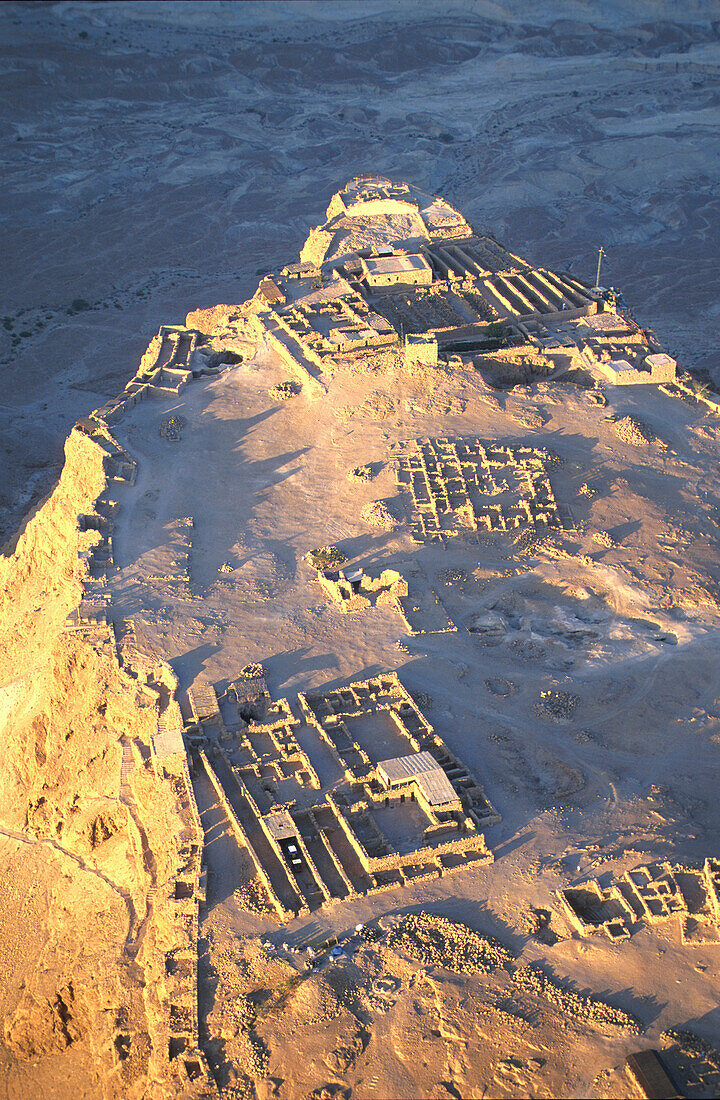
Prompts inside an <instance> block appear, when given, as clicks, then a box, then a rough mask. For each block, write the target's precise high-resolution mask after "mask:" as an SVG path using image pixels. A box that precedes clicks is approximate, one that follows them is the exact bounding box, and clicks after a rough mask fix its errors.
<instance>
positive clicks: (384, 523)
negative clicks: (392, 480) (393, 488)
mask: <svg viewBox="0 0 720 1100" xmlns="http://www.w3.org/2000/svg"><path fill="white" fill-rule="evenodd" d="M360 518H361V519H363V520H364V521H365V523H367V524H369V526H370V527H377V528H379V529H380V530H381V531H392V530H394V528H395V527H396V525H397V524H396V520H395V517H394V516H393V515H392V513H391V512H390V511H389V510H388V507H387V505H386V504H385V502H384V501H383V500H373V501H371V502H370V503H369V504H366V505H365V506H364V508H363V509H362V511H361V512H360Z"/></svg>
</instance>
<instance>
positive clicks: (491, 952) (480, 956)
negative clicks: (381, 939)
mask: <svg viewBox="0 0 720 1100" xmlns="http://www.w3.org/2000/svg"><path fill="white" fill-rule="evenodd" d="M387 942H388V946H389V947H395V948H397V949H399V950H400V951H403V952H404V953H405V954H407V955H410V956H411V957H412V958H414V959H417V960H418V962H421V963H422V964H423V965H424V966H442V967H444V968H445V970H453V971H454V972H455V973H456V974H489V973H491V972H492V971H493V970H499V969H501V968H502V967H507V966H508V964H509V963H510V962H511V961H512V959H513V955H512V952H510V951H508V949H507V948H506V947H503V945H502V944H500V943H498V942H497V941H496V940H493V939H489V938H487V937H485V936H481V935H479V933H477V932H473V931H472V929H470V928H468V927H467V926H466V925H464V924H456V923H455V922H454V921H451V920H448V919H447V918H446V917H436V916H433V915H432V914H430V913H418V914H417V915H413V914H410V915H408V916H406V917H404V918H403V919H402V920H401V921H400V922H399V923H398V924H396V925H395V927H394V928H392V929H391V930H390V932H389V934H388V939H387Z"/></svg>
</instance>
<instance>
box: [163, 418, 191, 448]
mask: <svg viewBox="0 0 720 1100" xmlns="http://www.w3.org/2000/svg"><path fill="white" fill-rule="evenodd" d="M186 424H187V420H186V419H185V417H184V416H166V417H165V418H164V419H163V420H161V421H160V424H159V426H158V435H159V436H161V438H162V439H169V440H170V442H171V443H179V442H180V440H181V439H182V432H183V428H184V427H185V426H186Z"/></svg>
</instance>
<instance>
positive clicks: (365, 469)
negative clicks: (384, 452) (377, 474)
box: [348, 465, 373, 481]
mask: <svg viewBox="0 0 720 1100" xmlns="http://www.w3.org/2000/svg"><path fill="white" fill-rule="evenodd" d="M372 478H373V471H372V466H369V465H365V466H354V467H353V469H352V470H351V471H350V473H349V474H348V479H349V480H350V481H372Z"/></svg>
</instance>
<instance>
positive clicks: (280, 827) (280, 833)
mask: <svg viewBox="0 0 720 1100" xmlns="http://www.w3.org/2000/svg"><path fill="white" fill-rule="evenodd" d="M263 821H264V822H265V824H266V826H267V830H268V832H269V833H270V836H272V837H274V838H275V840H288V839H289V838H290V837H296V836H297V835H298V830H297V825H296V824H295V822H294V821H293V819H292V818H291V817H290V814H289V813H288V812H287V810H281V811H279V812H276V813H269V814H266V815H265V817H264V818H263Z"/></svg>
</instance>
